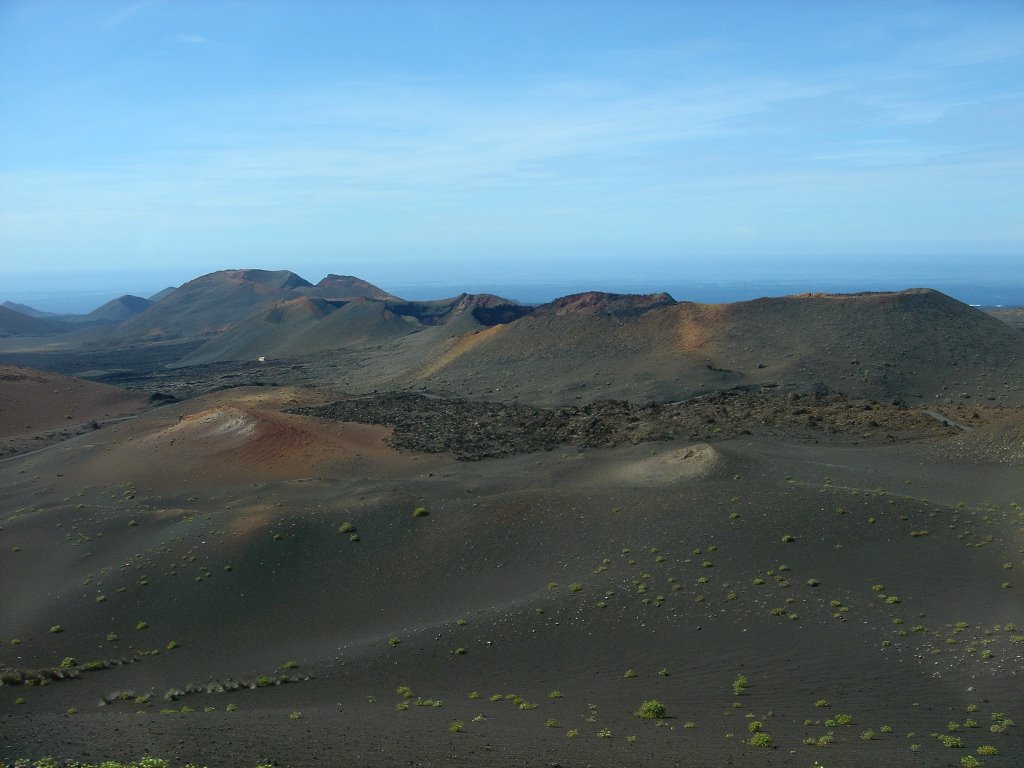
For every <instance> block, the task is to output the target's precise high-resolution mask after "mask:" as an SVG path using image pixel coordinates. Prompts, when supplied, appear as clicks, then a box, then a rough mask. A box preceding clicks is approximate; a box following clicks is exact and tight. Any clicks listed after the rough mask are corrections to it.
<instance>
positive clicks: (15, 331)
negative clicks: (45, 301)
mask: <svg viewBox="0 0 1024 768" xmlns="http://www.w3.org/2000/svg"><path fill="white" fill-rule="evenodd" d="M72 328H73V326H71V325H68V324H67V323H62V322H61V321H60V320H52V319H50V318H48V317H31V316H30V315H23V314H22V313H21V312H17V311H15V310H13V309H10V308H8V307H6V306H3V307H0V336H53V335H55V334H58V333H68V332H69V331H71V330H72Z"/></svg>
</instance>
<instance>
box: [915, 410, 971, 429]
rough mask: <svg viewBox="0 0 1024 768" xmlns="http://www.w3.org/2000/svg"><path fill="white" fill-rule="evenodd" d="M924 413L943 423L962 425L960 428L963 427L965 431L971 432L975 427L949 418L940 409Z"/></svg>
mask: <svg viewBox="0 0 1024 768" xmlns="http://www.w3.org/2000/svg"><path fill="white" fill-rule="evenodd" d="M924 413H925V414H927V415H928V416H931V417H932V418H933V419H935V420H937V421H941V422H942V423H943V424H950V425H952V426H954V427H960V429H962V430H963V431H964V432H970V431H971V430H973V429H974V427H969V426H967V425H966V424H961V423H960V422H959V421H953V419H951V418H949V416H946V415H945V414H943V413H939V412H938V411H925V412H924Z"/></svg>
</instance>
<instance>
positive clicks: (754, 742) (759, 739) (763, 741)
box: [747, 731, 772, 747]
mask: <svg viewBox="0 0 1024 768" xmlns="http://www.w3.org/2000/svg"><path fill="white" fill-rule="evenodd" d="M747 744H749V745H750V746H752V747H770V746H771V745H772V737H771V736H769V735H768V734H767V733H765V732H764V731H758V732H757V733H755V734H754V735H753V736H751V737H750V738H749V739H747Z"/></svg>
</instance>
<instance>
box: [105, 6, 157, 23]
mask: <svg viewBox="0 0 1024 768" xmlns="http://www.w3.org/2000/svg"><path fill="white" fill-rule="evenodd" d="M159 2H160V0H138V2H134V3H128V4H126V5H122V6H121V7H120V8H118V9H117V10H115V11H114V12H113V13H111V14H109V15H108V16H107V17H106V18H105V19H104V20H103V25H104V26H106V27H118V26H120V25H122V24H125V23H127V22H129V21H131V20H132V19H133V18H135V17H136V16H138V15H139V14H141V13H142V12H143V11H145V10H146V9H148V8H152V7H153V6H155V5H157V4H158V3H159Z"/></svg>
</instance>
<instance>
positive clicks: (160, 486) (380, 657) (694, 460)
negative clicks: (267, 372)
mask: <svg viewBox="0 0 1024 768" xmlns="http://www.w3.org/2000/svg"><path fill="white" fill-rule="evenodd" d="M241 394H242V393H241V392H240V393H239V395H240V396H241ZM229 397H230V393H224V394H223V396H222V399H221V400H218V401H216V404H217V405H216V407H213V406H211V403H210V402H206V403H205V404H203V405H202V407H203V408H206V410H204V411H202V412H201V414H213V416H201V414H200V415H197V413H196V412H197V411H198V409H199V408H200V406H199V405H190V404H189V403H183V404H177V405H172V406H167V407H166V408H163V409H160V410H159V411H156V412H154V413H150V414H149V415H148V416H146V417H145V418H140V419H138V420H136V421H133V422H128V423H126V424H124V425H120V426H117V427H113V428H110V429H104V430H100V431H99V432H98V433H96V434H93V435H88V436H83V437H78V438H74V439H71V440H68V441H67V442H65V443H63V444H61V445H60V446H57V447H55V448H53V449H48V450H46V451H43V452H40V453H37V454H34V455H32V456H25V457H23V458H16V459H14V460H10V461H6V462H3V463H0V509H3V510H4V514H3V518H2V522H0V526H2V530H0V583H2V584H3V585H4V595H3V610H2V611H0V641H2V643H3V644H2V646H0V666H2V667H4V668H5V671H4V672H3V676H4V678H3V679H4V680H5V681H7V682H6V684H5V685H3V686H2V687H0V760H3V761H5V762H7V761H11V760H13V759H15V758H18V757H33V758H36V757H40V756H43V755H52V756H54V757H57V758H63V759H74V760H88V761H91V762H98V761H100V760H103V759H107V758H115V759H130V758H135V757H139V756H142V755H145V754H153V755H158V756H163V757H166V758H169V759H172V760H173V761H175V762H176V763H184V762H196V763H201V764H208V765H211V766H212V765H243V766H244V765H256V764H257V763H261V762H273V763H275V764H279V765H282V766H313V765H323V764H328V765H346V766H347V765H352V766H398V765H416V766H428V765H429V766H441V765H455V766H481V765H485V766H490V765H494V766H507V765H527V766H550V765H561V766H581V767H582V766H588V765H592V766H619V765H651V766H664V765H680V766H721V765H735V766H762V765H769V766H794V765H795V766H807V767H808V768H810V766H812V765H813V764H814V762H815V761H818V762H820V763H821V764H823V765H827V766H829V768H833V767H834V766H840V767H841V766H866V765H894V766H951V765H959V764H960V760H961V757H963V756H964V755H968V754H971V755H973V754H975V752H976V750H977V748H978V747H979V746H982V745H993V746H995V747H996V748H997V749H998V751H999V755H998V756H996V757H992V758H981V759H982V760H984V762H985V764H986V765H992V766H999V765H1003V766H1013V765H1020V764H1021V763H1022V762H1024V700H1022V698H1024V697H1022V696H1021V690H1022V684H1021V682H1022V670H1024V600H1022V598H1021V590H1022V589H1024V583H1021V582H1020V572H1021V570H1022V569H1024V550H1022V547H1024V514H1022V511H1021V508H1020V506H1018V505H1019V504H1020V503H1024V482H1022V480H1021V477H1022V475H1021V469H1020V466H1019V465H1000V464H994V463H986V464H978V463H973V462H971V461H970V460H969V459H966V458H956V456H959V455H960V454H950V453H948V452H947V453H943V450H942V446H943V445H945V444H947V443H949V442H950V441H953V440H956V439H958V438H954V437H943V436H942V435H943V434H946V433H948V432H950V431H951V430H950V429H949V428H943V427H941V425H938V422H936V425H938V426H937V428H938V432H939V433H941V434H940V435H939V436H934V435H933V433H929V432H927V431H924V432H919V433H917V434H916V437H915V440H914V441H911V442H900V443H897V444H884V437H880V438H879V441H871V440H866V441H861V442H860V444H858V445H853V444H851V441H850V440H849V439H846V437H844V438H843V439H842V440H840V441H839V442H835V441H833V440H832V439H830V438H829V435H830V433H829V432H828V430H827V429H825V427H824V426H821V421H820V420H819V426H814V425H810V426H808V425H807V424H806V423H805V424H803V426H802V427H801V429H810V430H811V433H810V434H811V435H812V436H811V437H806V436H803V437H802V436H800V435H794V436H793V437H792V438H784V437H779V436H775V437H770V436H764V435H760V434H756V433H755V434H750V435H742V434H736V435H734V436H732V437H730V438H729V439H719V437H720V436H719V437H716V436H714V435H712V436H710V437H711V439H712V440H713V441H712V442H699V441H698V442H694V441H693V440H691V439H690V438H689V436H688V434H686V433H685V432H684V435H683V437H682V439H671V440H663V441H660V442H653V443H652V442H644V443H640V444H637V445H631V444H628V443H629V442H630V439H626V440H624V441H623V442H625V443H627V444H625V445H619V446H618V447H611V448H589V447H588V448H579V447H571V446H565V445H559V446H557V447H555V448H554V449H553V450H549V451H542V452H529V453H521V454H517V455H510V456H506V457H504V458H498V459H488V460H484V461H476V462H464V461H457V460H455V459H454V458H453V457H452V456H450V455H448V454H432V455H429V454H415V453H406V454H397V453H393V452H392V453H387V451H388V450H390V449H387V448H386V446H384V442H383V440H384V437H383V435H382V436H381V438H380V441H381V442H380V445H379V446H377V447H373V446H372V445H371V442H372V439H373V434H375V433H365V431H362V432H361V431H359V430H357V429H356V428H354V427H350V426H348V425H346V424H344V423H343V424H338V425H336V426H334V427H331V426H330V425H326V426H325V425H324V424H323V423H322V422H321V421H320V420H317V419H313V418H312V417H301V416H290V417H287V419H285V417H281V419H282V420H281V421H280V423H278V422H273V420H270V421H267V423H273V424H275V425H276V426H275V430H276V431H274V430H270V431H268V428H266V427H265V425H264V426H261V424H263V422H260V421H259V420H258V419H256V418H255V417H253V419H254V420H253V421H251V422H250V421H246V419H245V418H242V417H241V416H239V417H237V418H235V417H232V418H234V421H230V425H231V426H230V430H229V429H228V427H227V426H224V425H226V424H228V423H229V421H225V420H224V419H225V418H226V417H224V413H228V411H227V410H224V409H225V408H227V405H225V404H226V403H229V402H230V400H229ZM395 402H398V401H395ZM787 402H788V403H789V404H788V405H786V408H789V407H790V406H794V407H795V405H796V403H794V402H792V401H787ZM845 405H847V404H846V403H843V404H842V406H843V408H845ZM243 406H244V407H245V408H249V409H252V408H253V407H254V406H252V405H251V404H250V403H249V402H248V401H245V402H243V401H241V400H239V404H238V405H237V408H238V409H240V410H239V413H243V412H244V413H250V412H252V413H256V411H251V410H250V411H243V410H241V409H242V408H243ZM458 407H461V406H458ZM668 407H669V406H666V408H668ZM765 407H767V406H765ZM780 407H781V406H780ZM218 408H220V409H221V410H217V409H218ZM828 408H840V404H839V403H838V401H836V402H832V403H830V404H829V403H827V402H826V404H824V405H822V406H821V409H822V412H825V411H827V409H828ZM879 408H880V409H882V408H883V407H882V406H879ZM884 408H892V410H893V413H905V412H904V411H901V410H900V409H897V408H894V407H890V406H885V407H884ZM396 410H397V406H396V408H392V409H391V412H395V411H396ZM851 412H852V411H851ZM232 413H233V411H232ZM857 413H860V411H857ZM631 415H633V414H628V415H627V416H625V417H624V421H623V422H622V423H627V421H626V420H628V418H630V417H631ZM806 416H807V414H797V415H796V417H799V418H806ZM214 417H216V418H219V419H221V421H216V419H214ZM345 418H351V416H346V417H345ZM915 418H916V417H915ZM190 419H192V420H193V421H194V422H195V424H208V425H210V426H209V432H204V433H203V437H202V441H199V440H198V438H197V439H196V442H194V443H189V444H188V445H191V446H193V448H190V449H188V450H185V449H182V450H181V451H180V452H179V454H173V453H164V454H159V455H160V456H162V457H163V458H161V459H160V462H166V463H159V462H158V463H157V465H155V466H154V461H153V460H152V459H151V458H149V456H150V454H149V453H147V451H149V450H150V448H148V447H147V446H149V445H151V444H153V441H154V440H156V438H155V437H153V436H154V435H168V436H173V435H176V436H177V437H174V438H173V439H175V440H179V441H184V440H185V437H183V435H186V431H185V428H186V427H191V425H192V422H191V421H190ZM203 419H207V421H203ZM210 419H213V420H210ZM983 420H984V419H982V421H983ZM378 421H381V422H384V423H389V422H388V421H386V420H385V419H383V418H381V419H378ZM453 421H457V419H456V420H452V419H449V420H448V423H452V422H453ZM837 421H838V420H837ZM933 421H934V420H933ZM616 423H618V422H616ZM730 423H731V422H730ZM880 423H881V422H880ZM302 424H306V425H307V427H308V429H309V430H311V432H310V434H314V432H313V430H321V431H322V432H320V433H315V434H322V435H329V434H334V433H328V432H326V431H323V430H328V429H337V430H340V432H339V434H341V435H342V436H344V435H356V436H357V437H358V440H359V441H360V442H358V443H357V444H355V445H356V448H353V451H355V452H354V453H352V454H351V455H350V456H346V457H342V456H341V454H338V457H337V458H334V459H331V457H330V455H328V456H326V458H325V457H322V456H317V455H314V454H312V453H303V454H301V456H300V460H297V462H296V467H297V468H296V469H295V471H293V472H292V474H291V475H289V476H284V477H282V476H268V477H265V478H263V477H260V475H259V468H260V466H262V465H258V464H243V463H242V461H243V459H242V458H239V459H238V461H239V464H238V471H237V472H236V473H235V474H234V476H230V475H228V476H225V475H223V474H221V473H219V471H218V472H217V473H214V472H213V470H211V469H210V466H211V464H212V459H211V458H210V457H211V456H217V455H222V456H224V457H227V459H231V457H233V456H238V457H246V456H250V455H251V453H244V452H241V453H231V451H238V450H239V449H238V443H239V441H244V440H247V439H251V440H253V441H261V445H262V444H263V443H266V442H267V441H268V440H270V439H271V438H270V437H268V435H278V434H285V433H288V434H290V432H288V430H291V431H292V432H294V431H296V430H298V429H299V426H300V425H302ZM858 424H859V422H858ZM282 425H284V426H282ZM297 425H299V426H297ZM285 427H287V429H285ZM175 429H177V430H179V432H174V431H173V430H175ZM366 429H369V428H366ZM857 429H858V430H859V429H860V427H859V426H858V427H857ZM261 430H263V431H261ZM982 430H983V428H982V427H979V429H978V432H979V433H980V432H981V431H982ZM751 431H756V429H752V430H751ZM883 431H884V430H883ZM367 434H370V436H369V437H367ZM402 434H403V433H402V432H401V431H400V429H399V427H398V426H396V428H395V434H394V437H393V438H392V440H394V441H395V442H396V444H399V445H402V443H401V440H402V439H403V438H402ZM630 434H632V433H630ZM850 434H853V431H852V430H851V432H850ZM926 434H928V435H932V436H923V435H926ZM813 435H817V436H818V437H820V438H821V440H820V442H819V443H817V444H815V443H814V442H813V439H817V438H815V437H813ZM832 437H835V435H832ZM840 437H843V435H840ZM847 437H848V436H847ZM161 439H163V438H161ZM167 439H171V438H170V437H168V438H167ZM220 439H223V440H224V441H225V442H224V444H223V448H218V445H219V443H217V442H216V441H217V440H220ZM274 439H277V438H274ZM280 439H281V440H285V438H280ZM323 439H324V440H326V439H327V437H323ZM338 439H341V438H338ZM86 440H88V441H89V442H88V444H86V443H85V442H84V441H86ZM287 440H288V441H290V442H287V444H288V445H292V444H293V443H295V444H297V445H298V444H301V445H304V446H305V447H303V448H302V450H303V451H307V452H308V451H309V450H310V449H309V447H308V445H306V444H304V443H300V442H296V441H294V440H293V439H292V438H291V437H288V438H287ZM179 444H184V443H183V442H182V443H179ZM161 445H164V444H163V443H161ZM282 445H284V443H282ZM119 446H127V449H126V450H127V452H126V453H123V454H122V453H117V451H118V450H121V448H119ZM133 446H134V447H133ZM195 446H199V447H201V448H202V450H203V451H205V452H204V453H199V452H198V448H196V447H195ZM371 448H372V451H371ZM218 450H220V451H221V454H218V453H217V451H218ZM268 450H269V448H267V446H266V445H262V448H261V451H263V452H264V453H261V454H260V455H264V454H266V455H267V456H273V453H272V452H271V453H266V451H268ZM282 450H283V448H282ZM332 450H334V449H332ZM373 451H376V453H373ZM105 455H110V456H115V457H117V458H116V461H114V464H116V468H115V469H108V468H107V467H108V464H105V463H103V461H101V459H102V458H103V457H104V456H105ZM332 455H333V454H332ZM190 457H191V458H190ZM227 459H226V460H227ZM245 460H247V461H248V460H249V459H245ZM190 461H191V464H190V463H189V462H190ZM185 470H187V471H188V472H189V473H190V474H188V475H186V477H187V478H188V479H187V481H181V480H179V479H177V478H179V474H175V473H180V472H182V471H185ZM161 472H164V473H165V474H164V475H161ZM161 478H163V479H161ZM419 507H422V508H424V509H425V510H426V513H427V514H425V515H423V516H414V514H413V510H415V509H417V508H419ZM345 523H348V524H349V525H348V526H346V530H345V531H344V532H342V531H340V530H339V528H340V527H341V526H342V525H343V524H345ZM349 527H351V528H352V529H353V530H348V528H349ZM353 536H355V537H356V538H357V539H358V540H352V539H353ZM52 627H59V628H60V630H61V631H59V632H57V631H52V632H51V631H50V629H51V628H52ZM14 640H19V641H20V642H19V643H17V644H12V641H14ZM460 649H461V650H462V651H464V652H459V651H460ZM69 657H70V659H71V660H70V661H69V662H68V664H69V665H71V666H72V670H71V672H70V674H71V675H75V677H73V679H55V678H58V677H59V676H60V675H59V673H57V672H55V671H53V669H52V668H54V667H58V666H59V665H60V663H61V662H62V660H64V659H66V658H69ZM115 659H118V660H131V661H132V663H126V664H111V663H110V662H111V660H115ZM94 661H95V662H102V663H98V664H94V665H92V666H93V667H95V669H92V670H90V669H87V668H86V667H88V666H89V665H88V663H89V662H94ZM291 661H294V662H295V665H294V667H293V665H292V664H288V662H291ZM283 667H286V668H285V669H283ZM631 671H632V672H631ZM634 673H635V674H634ZM281 675H285V676H287V678H288V680H289V682H285V683H281V684H275V683H277V682H278V681H279V680H280V677H279V676H281ZM740 675H742V676H744V677H745V678H746V679H747V686H746V688H745V690H743V691H742V692H741V694H740V695H736V693H734V688H733V684H734V681H735V680H736V679H737V677H738V676H740ZM261 677H262V678H264V679H263V680H261ZM26 679H32V680H35V681H36V682H35V684H26V683H25V680H26ZM41 679H46V681H47V682H46V684H45V685H41V684H39V682H38V681H39V680H41ZM19 680H20V682H19ZM14 683H17V684H14ZM400 686H408V688H409V689H410V698H407V699H404V698H403V696H402V695H401V694H399V693H398V692H397V691H398V689H399V687H400ZM553 691H558V692H560V693H561V695H560V696H558V697H554V698H552V697H551V695H550V694H551V693H552V692H553ZM474 692H475V694H476V695H474ZM477 695H478V698H477ZM492 697H497V698H498V699H499V700H497V701H492V700H491V699H492ZM652 698H655V699H658V700H659V701H661V702H662V703H663V704H664V705H665V707H666V714H667V717H666V718H665V719H664V720H662V721H645V720H641V719H639V718H637V717H635V716H634V715H633V713H634V712H635V711H636V710H637V708H638V707H639V705H640V704H641V703H642V702H643V701H645V700H648V699H652ZM822 700H824V701H825V702H827V703H828V704H829V706H816V703H817V702H820V701H822ZM403 702H406V703H408V704H409V706H408V708H407V709H405V708H399V707H402V704H403ZM436 702H440V706H435V705H434V704H435V703H436ZM229 706H230V707H231V709H232V710H234V711H228V708H229ZM183 708H185V709H184V710H183ZM171 710H176V711H174V712H172V711H171ZM839 715H849V716H850V717H851V718H852V724H849V725H840V724H838V722H837V723H835V724H833V725H828V724H826V721H828V720H830V719H832V718H836V717H837V716H839ZM994 718H995V719H994ZM999 718H1009V719H1010V720H1015V721H1017V723H1020V724H1019V725H1012V726H1000V725H999V723H1000V722H1003V721H1002V720H1000V719H999ZM841 720H842V721H843V722H845V720H846V718H841ZM456 721H458V722H461V723H463V730H462V731H461V732H454V733H453V732H450V730H449V728H450V726H451V725H452V723H454V722H456ZM754 722H756V723H760V724H761V725H760V727H761V729H762V731H763V732H764V733H767V734H769V735H770V736H771V738H772V742H773V746H772V747H771V748H763V747H756V746H751V745H749V744H747V743H746V740H747V739H748V738H749V737H750V735H751V730H750V729H751V727H752V723H754ZM993 724H995V725H996V726H997V730H1000V728H1002V731H1003V732H998V733H994V732H992V731H991V726H992V725H993ZM753 727H755V728H756V727H757V726H753ZM951 727H952V728H955V729H956V730H955V731H950V730H949V729H950V728H951ZM571 733H575V735H570V734H571ZM830 733H831V734H832V736H831V741H830V743H826V742H829V737H828V734H830ZM911 734H913V735H911ZM933 734H939V735H947V734H948V735H949V736H952V737H958V738H960V739H962V741H963V743H964V747H963V748H956V747H946V746H943V744H942V743H941V742H940V741H939V739H938V738H936V736H935V735H933ZM634 736H635V737H636V738H635V739H633V738H631V737H634ZM821 737H825V739H824V741H823V742H822V743H823V746H818V745H817V744H813V745H812V744H806V743H805V740H815V741H817V740H818V739H819V738H821ZM913 745H919V747H918V748H917V749H916V750H913V749H912V746H913Z"/></svg>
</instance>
